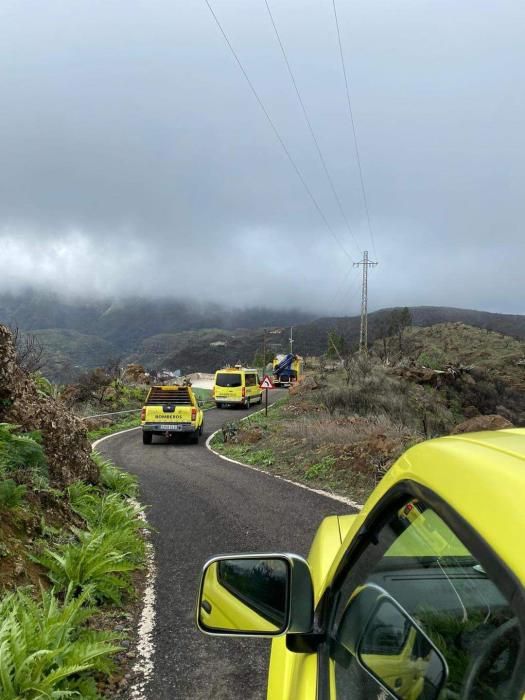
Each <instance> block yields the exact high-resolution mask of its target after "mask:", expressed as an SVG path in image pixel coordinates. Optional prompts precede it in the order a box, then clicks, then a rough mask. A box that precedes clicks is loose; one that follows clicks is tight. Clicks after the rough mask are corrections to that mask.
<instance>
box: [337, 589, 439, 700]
mask: <svg viewBox="0 0 525 700" xmlns="http://www.w3.org/2000/svg"><path fill="white" fill-rule="evenodd" d="M337 642H338V646H339V649H340V650H341V651H340V652H339V653H340V654H341V653H342V654H343V656H344V655H345V654H346V655H348V654H351V655H352V656H355V657H356V659H357V661H358V663H359V664H360V666H362V668H364V670H365V671H366V672H367V673H369V674H370V675H371V676H372V677H373V678H375V680H376V681H377V682H378V683H380V685H381V686H382V687H383V688H385V689H386V690H388V692H389V693H390V694H391V695H392V696H393V697H394V698H398V700H405V699H406V698H409V697H419V695H420V694H421V692H423V690H424V696H425V698H428V700H438V698H439V696H440V693H441V689H442V688H443V686H444V684H445V682H446V680H447V677H448V666H447V662H446V661H445V658H444V657H443V655H442V654H441V652H440V651H439V650H438V648H437V647H436V645H435V644H434V642H433V641H432V640H431V639H430V638H429V637H428V636H427V635H426V634H425V632H424V631H423V630H422V629H421V627H420V626H419V625H418V623H417V622H416V620H414V618H413V617H411V616H410V615H409V614H408V612H407V611H406V610H405V609H404V608H403V607H401V605H399V603H398V602H397V601H396V600H395V599H394V598H392V596H390V595H389V594H388V593H387V592H386V591H385V590H383V589H382V588H380V587H379V586H376V585H375V584H367V585H365V586H362V587H361V588H360V589H359V590H358V591H357V592H356V594H355V595H354V596H353V597H352V599H351V600H350V602H349V604H348V606H347V608H346V611H345V613H344V616H343V619H342V621H341V625H340V627H339V631H338V636H337ZM343 663H344V661H343Z"/></svg>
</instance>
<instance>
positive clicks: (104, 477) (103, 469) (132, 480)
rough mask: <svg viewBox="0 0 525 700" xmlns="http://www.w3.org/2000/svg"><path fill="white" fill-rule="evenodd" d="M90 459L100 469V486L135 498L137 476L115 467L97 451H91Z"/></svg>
mask: <svg viewBox="0 0 525 700" xmlns="http://www.w3.org/2000/svg"><path fill="white" fill-rule="evenodd" d="M92 459H93V461H94V462H95V464H96V465H97V467H98V468H99V471H100V483H101V486H102V487H103V488H105V489H107V490H108V491H114V492H115V493H119V494H120V495H121V496H129V497H130V498H136V497H137V495H138V490H139V487H138V480H137V477H135V476H133V475H132V474H128V472H125V471H123V470H122V469H119V468H118V467H116V466H115V465H114V464H113V462H112V461H111V460H109V459H104V457H102V455H100V454H99V453H98V452H93V454H92Z"/></svg>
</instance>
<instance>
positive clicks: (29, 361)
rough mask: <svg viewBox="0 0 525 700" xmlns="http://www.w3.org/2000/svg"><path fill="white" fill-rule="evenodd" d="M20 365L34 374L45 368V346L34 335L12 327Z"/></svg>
mask: <svg viewBox="0 0 525 700" xmlns="http://www.w3.org/2000/svg"><path fill="white" fill-rule="evenodd" d="M11 333H12V334H13V342H14V345H15V349H16V359H17V362H18V365H19V366H20V367H21V368H22V369H23V370H25V371H26V372H28V373H29V374H32V373H33V372H38V371H39V370H41V369H42V367H43V366H44V360H45V358H44V346H43V345H42V343H41V342H40V340H39V339H38V338H37V336H36V335H34V334H33V333H23V332H22V331H21V330H20V328H18V326H11Z"/></svg>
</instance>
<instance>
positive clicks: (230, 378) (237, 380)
mask: <svg viewBox="0 0 525 700" xmlns="http://www.w3.org/2000/svg"><path fill="white" fill-rule="evenodd" d="M215 384H216V386H225V387H239V386H242V375H241V374H233V373H231V374H230V373H229V372H228V373H227V372H224V374H218V375H217V376H216V378H215Z"/></svg>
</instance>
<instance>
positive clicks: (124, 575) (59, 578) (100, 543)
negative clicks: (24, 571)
mask: <svg viewBox="0 0 525 700" xmlns="http://www.w3.org/2000/svg"><path fill="white" fill-rule="evenodd" d="M74 532H75V534H76V536H77V538H78V542H68V543H63V544H59V545H58V546H57V547H56V548H55V549H50V548H46V549H45V550H44V552H43V553H42V554H40V555H35V556H33V557H32V558H33V559H34V560H35V561H37V562H38V563H39V564H42V566H44V567H45V568H46V569H47V570H48V571H47V575H48V577H49V579H50V580H51V581H52V582H53V584H55V587H56V588H57V590H61V591H65V590H68V589H69V590H72V591H73V592H74V593H75V594H78V593H80V592H83V591H86V590H89V591H91V595H92V596H93V598H94V599H95V600H97V601H99V602H107V601H109V602H111V603H114V604H116V605H120V604H121V603H122V596H123V594H124V593H129V592H130V590H131V582H130V577H129V572H131V571H133V570H135V569H137V568H139V566H140V563H139V562H138V561H136V559H135V557H134V556H133V554H132V552H129V551H125V549H124V547H123V544H124V543H125V542H127V541H128V539H129V538H128V535H127V534H126V533H124V534H122V533H120V532H119V531H114V532H108V531H97V530H94V531H90V530H88V531H83V530H77V529H75V530H74Z"/></svg>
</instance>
